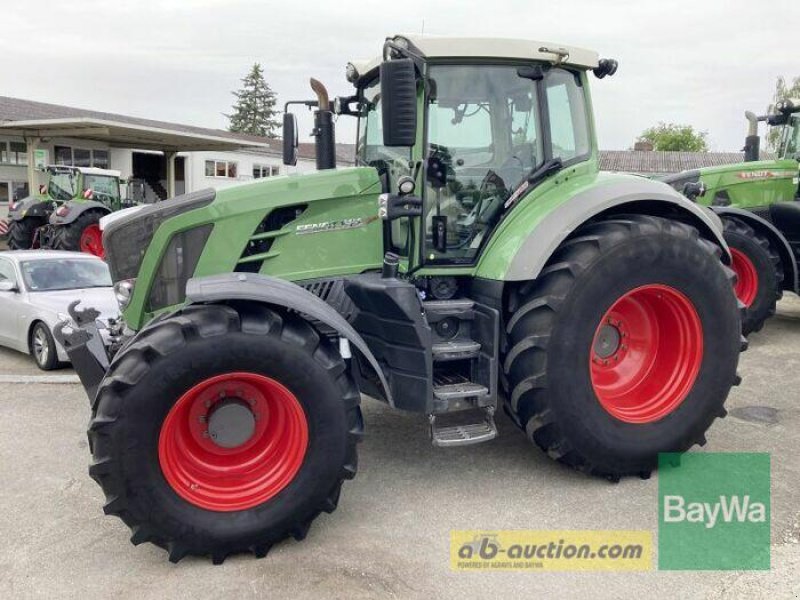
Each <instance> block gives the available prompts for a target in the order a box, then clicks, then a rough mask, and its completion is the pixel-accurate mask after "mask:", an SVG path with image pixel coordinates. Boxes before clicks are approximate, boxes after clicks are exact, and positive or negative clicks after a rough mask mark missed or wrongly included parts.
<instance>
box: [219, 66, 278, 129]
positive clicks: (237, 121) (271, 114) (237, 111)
mask: <svg viewBox="0 0 800 600" xmlns="http://www.w3.org/2000/svg"><path fill="white" fill-rule="evenodd" d="M233 95H234V96H236V102H235V103H234V105H233V114H230V115H225V116H226V117H228V121H230V125H229V126H228V129H229V130H230V131H235V132H236V133H249V134H251V135H260V136H265V137H275V133H276V130H277V129H278V120H277V116H278V111H277V109H276V108H275V104H276V102H277V97H276V95H275V92H273V91H272V89H270V87H269V85H268V84H267V82H266V80H265V79H264V69H263V68H262V67H261V65H260V64H259V63H255V64H254V65H253V68H252V69H250V72H249V73H248V74H247V75H246V76H245V77H244V79H242V87H241V89H239V90H238V91H235V92H233Z"/></svg>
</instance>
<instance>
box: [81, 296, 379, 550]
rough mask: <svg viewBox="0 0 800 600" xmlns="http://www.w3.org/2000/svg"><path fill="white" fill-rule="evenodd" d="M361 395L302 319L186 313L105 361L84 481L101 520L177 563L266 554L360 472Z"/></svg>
mask: <svg viewBox="0 0 800 600" xmlns="http://www.w3.org/2000/svg"><path fill="white" fill-rule="evenodd" d="M359 399H360V395H359V392H358V390H357V388H356V386H355V384H354V382H353V380H352V379H351V377H350V375H349V372H348V370H347V369H346V366H345V364H344V361H343V360H342V358H341V356H340V355H339V354H338V352H337V351H336V349H335V347H334V346H333V345H331V344H329V343H328V341H327V340H325V339H321V338H320V336H319V334H318V333H317V332H316V330H315V329H314V328H313V327H311V325H309V324H308V323H307V322H305V321H303V320H302V319H300V318H299V317H297V316H289V315H281V314H280V313H278V312H276V311H273V310H270V309H269V308H266V307H264V306H260V305H236V306H233V305H230V306H229V305H206V306H190V307H188V308H185V309H184V310H182V311H180V312H178V313H175V314H174V315H171V316H169V317H166V318H164V319H161V320H159V321H156V322H154V323H153V324H151V325H150V326H149V327H147V328H146V329H144V330H143V331H142V332H141V333H140V334H139V336H138V337H137V338H136V339H135V340H134V341H133V342H132V343H131V344H129V345H128V346H127V347H126V348H125V349H124V350H121V351H120V353H119V354H118V355H117V356H116V357H115V358H114V361H113V363H112V365H111V367H110V369H109V372H108V374H107V376H106V378H105V379H104V380H103V383H102V384H101V386H100V389H99V391H98V394H97V398H96V399H95V402H94V409H93V417H92V421H91V423H90V427H89V439H90V445H91V451H92V455H93V458H94V463H93V465H92V467H91V468H90V474H91V475H92V477H93V478H94V479H95V480H96V481H97V482H98V483H99V484H100V486H101V487H102V488H103V491H104V492H105V494H106V499H107V504H106V505H105V512H106V513H107V514H114V515H117V516H119V517H120V518H121V519H122V520H123V521H125V523H126V524H127V525H129V526H130V527H131V529H132V530H133V536H132V538H131V541H132V542H133V543H135V544H138V543H142V542H152V543H154V544H156V545H158V546H161V547H163V548H165V549H167V550H168V552H169V558H170V560H171V561H173V562H175V561H178V560H180V559H181V558H182V557H184V556H186V555H188V554H193V555H210V556H211V557H212V559H213V561H214V562H215V563H219V562H222V561H223V560H224V559H225V557H226V556H228V555H229V554H232V553H237V552H251V553H253V554H255V555H256V556H264V555H265V554H266V553H267V551H268V550H269V548H270V546H271V545H273V544H275V543H276V542H279V541H281V540H282V539H284V538H286V537H289V536H292V537H294V538H296V539H298V540H300V539H303V538H304V537H305V535H306V532H307V531H308V528H309V526H310V524H311V522H312V521H313V520H314V519H315V518H316V517H317V516H318V515H319V514H320V513H321V512H322V511H326V512H332V511H333V510H334V509H335V508H336V504H337V502H338V499H339V492H340V489H341V485H342V481H343V480H344V479H350V478H352V477H353V476H354V475H355V472H356V464H357V459H356V447H355V444H356V442H357V441H358V440H359V439H360V437H361V435H362V429H363V427H362V421H361V413H360V409H359Z"/></svg>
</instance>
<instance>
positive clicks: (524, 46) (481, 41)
mask: <svg viewBox="0 0 800 600" xmlns="http://www.w3.org/2000/svg"><path fill="white" fill-rule="evenodd" d="M403 40H405V42H404V41H403ZM387 41H394V42H395V43H397V42H400V44H401V45H402V44H407V46H408V48H409V50H411V51H412V52H414V53H416V54H419V55H420V56H422V57H424V58H467V59H471V58H488V59H492V58H496V59H511V60H530V61H543V62H551V63H560V64H566V65H572V66H574V67H579V68H583V69H594V68H596V67H597V66H598V64H599V62H600V57H599V56H598V54H597V52H595V51H593V50H587V49H585V48H579V47H577V46H568V45H565V44H558V43H555V42H543V41H536V40H523V39H513V38H483V37H430V36H421V35H396V36H392V37H389V38H387ZM381 61H382V57H380V56H378V57H376V58H374V59H372V60H370V61H359V62H354V63H353V65H354V66H355V67H356V68H357V69H358V72H359V74H361V75H362V76H363V75H366V74H367V73H369V72H370V71H372V70H373V69H375V68H377V67H378V66H379V65H380V63H381Z"/></svg>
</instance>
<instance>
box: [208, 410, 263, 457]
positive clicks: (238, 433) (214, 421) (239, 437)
mask: <svg viewBox="0 0 800 600" xmlns="http://www.w3.org/2000/svg"><path fill="white" fill-rule="evenodd" d="M255 430H256V415H255V414H254V413H253V411H252V410H250V405H249V404H248V403H247V402H244V401H243V400H241V399H240V398H230V399H226V400H223V401H221V402H219V403H217V404H216V405H215V406H214V407H213V409H212V410H211V412H210V415H209V416H208V435H209V437H210V438H211V441H212V442H214V443H215V444H216V445H217V446H220V447H222V448H237V447H239V446H241V445H243V444H244V443H245V442H247V440H249V439H250V438H251V437H253V433H255Z"/></svg>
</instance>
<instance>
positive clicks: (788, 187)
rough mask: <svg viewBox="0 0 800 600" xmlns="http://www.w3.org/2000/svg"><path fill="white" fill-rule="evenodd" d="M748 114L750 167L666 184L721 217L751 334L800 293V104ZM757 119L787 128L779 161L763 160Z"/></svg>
mask: <svg viewBox="0 0 800 600" xmlns="http://www.w3.org/2000/svg"><path fill="white" fill-rule="evenodd" d="M746 117H747V119H748V121H749V123H750V127H749V131H748V136H747V139H746V142H745V162H744V163H740V164H735V165H727V166H724V167H708V168H704V169H698V170H693V171H686V172H683V173H678V174H677V175H672V176H670V177H667V178H664V179H663V181H666V182H667V183H669V184H670V185H672V186H673V187H674V188H675V189H676V190H678V191H681V192H683V193H684V194H686V195H687V196H688V197H689V198H691V199H693V200H695V201H696V202H698V203H700V204H704V205H706V206H710V207H711V208H712V210H714V211H715V212H716V213H717V214H718V215H719V216H720V218H721V219H722V222H723V223H724V225H725V240H726V241H727V242H728V245H729V246H730V249H731V254H732V255H733V269H734V271H736V275H737V279H738V281H737V284H736V294H737V296H738V298H739V300H740V301H741V302H742V303H743V304H744V305H745V306H746V309H745V315H744V318H743V323H742V328H743V330H744V332H745V334H748V333H750V332H753V331H758V330H759V329H761V327H763V325H764V322H765V321H766V320H767V319H768V318H769V317H771V316H772V315H773V314H775V306H776V303H777V301H778V300H779V299H780V298H781V296H782V295H783V292H784V291H790V292H794V293H795V294H797V293H800V277H798V261H800V99H794V100H785V101H783V102H780V103H778V104H777V106H776V110H775V113H774V114H770V115H764V116H756V115H755V114H753V113H751V112H748V113H746ZM759 122H767V123H768V124H769V125H771V126H773V127H781V128H782V132H781V142H780V145H779V148H778V153H777V158H776V159H775V160H759V154H760V138H759V136H758V123H759Z"/></svg>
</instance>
